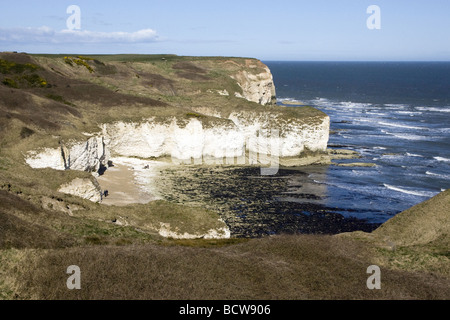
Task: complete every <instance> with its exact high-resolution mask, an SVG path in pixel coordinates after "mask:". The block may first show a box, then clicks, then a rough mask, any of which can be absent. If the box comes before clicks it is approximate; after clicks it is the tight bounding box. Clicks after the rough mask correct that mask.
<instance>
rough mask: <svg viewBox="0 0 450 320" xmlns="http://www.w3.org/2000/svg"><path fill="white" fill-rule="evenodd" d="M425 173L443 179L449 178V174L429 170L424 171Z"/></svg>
mask: <svg viewBox="0 0 450 320" xmlns="http://www.w3.org/2000/svg"><path fill="white" fill-rule="evenodd" d="M425 174H427V175H429V176H433V177H437V178H441V179H445V180H449V179H450V174H440V173H434V172H431V171H427V172H425Z"/></svg>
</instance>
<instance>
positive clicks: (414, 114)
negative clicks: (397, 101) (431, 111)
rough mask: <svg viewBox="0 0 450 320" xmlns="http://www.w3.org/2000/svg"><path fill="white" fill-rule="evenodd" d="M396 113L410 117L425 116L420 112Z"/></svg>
mask: <svg viewBox="0 0 450 320" xmlns="http://www.w3.org/2000/svg"><path fill="white" fill-rule="evenodd" d="M394 113H396V114H405V115H409V116H411V117H413V116H416V115H417V116H420V115H422V114H423V112H420V111H394Z"/></svg>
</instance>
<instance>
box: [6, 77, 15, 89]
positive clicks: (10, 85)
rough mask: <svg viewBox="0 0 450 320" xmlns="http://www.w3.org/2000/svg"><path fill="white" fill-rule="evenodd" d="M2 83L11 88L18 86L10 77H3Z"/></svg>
mask: <svg viewBox="0 0 450 320" xmlns="http://www.w3.org/2000/svg"><path fill="white" fill-rule="evenodd" d="M2 83H3V84H4V85H5V86H8V87H11V88H16V89H17V88H19V85H18V84H17V82H16V81H14V80H13V79H10V78H5V79H4V80H3V81H2Z"/></svg>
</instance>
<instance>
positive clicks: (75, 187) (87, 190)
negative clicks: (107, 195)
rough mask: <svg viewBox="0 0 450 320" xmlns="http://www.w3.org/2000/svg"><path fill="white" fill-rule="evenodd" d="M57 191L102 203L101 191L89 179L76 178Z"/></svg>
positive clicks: (96, 184)
mask: <svg viewBox="0 0 450 320" xmlns="http://www.w3.org/2000/svg"><path fill="white" fill-rule="evenodd" d="M58 191H59V192H62V193H66V194H70V195H73V196H76V197H80V198H83V199H86V200H90V201H92V202H101V201H102V190H101V188H100V186H99V185H98V183H96V182H95V181H93V180H91V179H81V178H76V179H74V180H72V181H71V182H70V183H67V184H64V185H62V186H61V187H60V188H59V190H58Z"/></svg>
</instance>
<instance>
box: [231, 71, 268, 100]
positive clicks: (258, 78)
mask: <svg viewBox="0 0 450 320" xmlns="http://www.w3.org/2000/svg"><path fill="white" fill-rule="evenodd" d="M255 67H256V66H255ZM232 78H233V79H235V80H236V81H237V83H238V85H239V86H240V87H241V88H242V91H243V95H241V94H240V93H235V96H237V97H239V98H245V99H247V100H249V101H252V102H256V103H259V104H262V105H267V104H270V103H274V102H275V100H276V98H275V97H276V90H275V85H274V83H273V76H272V73H271V72H270V69H269V68H268V67H267V66H264V71H263V72H261V73H259V74H254V73H252V72H249V71H247V70H242V71H240V72H238V73H237V74H236V75H234V76H232Z"/></svg>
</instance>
